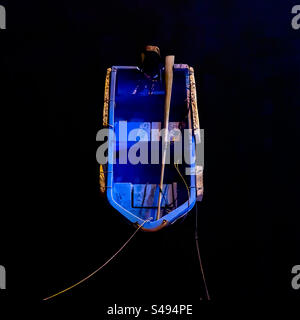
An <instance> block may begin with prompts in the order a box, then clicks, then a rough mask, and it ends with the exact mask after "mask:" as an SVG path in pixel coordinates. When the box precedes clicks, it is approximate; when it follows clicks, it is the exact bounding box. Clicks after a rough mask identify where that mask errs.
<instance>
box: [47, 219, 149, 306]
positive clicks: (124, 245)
mask: <svg viewBox="0 0 300 320" xmlns="http://www.w3.org/2000/svg"><path fill="white" fill-rule="evenodd" d="M150 220H151V219H148V220H144V222H143V223H142V224H141V225H140V226H139V227H138V228H137V229H136V230H135V232H134V233H133V234H132V235H131V236H130V238H129V239H128V240H127V241H126V242H125V243H124V244H123V245H122V247H121V248H120V249H119V250H118V251H117V252H116V253H115V254H114V255H113V256H112V257H111V258H109V259H108V260H107V261H106V262H105V263H104V264H103V265H102V266H101V267H99V268H98V269H96V270H95V271H94V272H92V273H91V274H89V275H88V276H86V277H85V278H83V279H81V280H80V281H78V282H76V283H75V284H73V285H72V286H70V287H68V288H66V289H64V290H61V291H59V292H57V293H55V294H53V295H51V296H49V297H47V298H44V299H43V301H47V300H50V299H52V298H54V297H56V296H58V295H60V294H62V293H65V292H67V291H69V290H71V289H73V288H74V287H77V286H78V285H80V284H81V283H83V282H85V281H87V280H88V279H90V278H91V277H92V276H94V275H95V274H96V273H97V272H99V271H100V270H101V269H103V268H104V267H105V266H106V265H107V264H108V263H109V262H110V261H111V260H113V259H114V258H115V257H116V256H117V255H118V254H119V253H120V252H121V251H122V250H123V249H125V247H126V246H127V245H128V243H129V242H130V240H131V239H132V238H133V237H134V236H135V235H136V233H137V232H138V231H139V230H140V229H141V228H142V226H143V225H144V224H145V223H146V222H149V221H150Z"/></svg>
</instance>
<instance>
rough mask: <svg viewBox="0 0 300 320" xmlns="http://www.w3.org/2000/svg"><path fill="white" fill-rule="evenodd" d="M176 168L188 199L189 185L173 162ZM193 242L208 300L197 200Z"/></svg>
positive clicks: (176, 164)
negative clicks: (200, 242) (200, 244)
mask: <svg viewBox="0 0 300 320" xmlns="http://www.w3.org/2000/svg"><path fill="white" fill-rule="evenodd" d="M174 166H175V168H176V170H177V171H178V173H179V175H180V177H181V179H182V180H183V182H184V184H185V186H186V189H187V192H188V197H189V199H190V191H189V189H190V188H189V186H188V184H187V182H186V180H185V179H184V177H183V175H182V174H181V172H180V170H179V168H178V163H175V164H174ZM195 242H196V248H197V256H198V260H199V264H200V271H201V275H202V280H203V283H204V288H205V294H206V299H207V300H208V301H210V300H211V299H210V295H209V292H208V288H207V284H206V278H205V274H204V268H203V265H202V259H201V255H200V247H199V236H198V206H197V201H196V221H195Z"/></svg>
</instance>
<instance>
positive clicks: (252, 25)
mask: <svg viewBox="0 0 300 320" xmlns="http://www.w3.org/2000/svg"><path fill="white" fill-rule="evenodd" d="M4 2H5V1H4ZM4 2H3V3H4ZM4 4H5V3H4ZM294 4H295V3H293V2H292V1H276V2H274V1H267V0H265V1H258V0H257V1H187V2H186V3H185V4H183V3H180V2H179V1H169V2H166V3H165V4H162V3H161V2H158V1H157V2H156V1H151V2H150V1H147V2H145V1H131V2H130V4H129V3H128V2H125V1H124V2H117V1H115V2H109V3H106V4H105V5H104V4H100V2H92V1H85V2H81V1H59V2H58V1H57V2H55V1H52V2H51V3H47V2H38V1H29V2H28V1H27V2H24V1H15V2H14V4H7V11H9V17H8V29H7V30H6V31H5V32H6V33H5V34H4V33H2V31H1V34H0V36H1V41H2V39H3V43H4V44H5V45H4V46H3V47H2V48H4V49H3V50H2V49H1V50H2V52H1V54H3V58H2V63H3V69H2V70H4V72H5V73H4V74H5V77H3V79H2V80H3V85H4V86H2V88H4V90H3V91H2V92H3V94H4V95H5V97H6V95H7V99H6V100H4V101H5V103H6V102H7V106H8V107H7V108H6V107H4V110H7V111H8V113H9V117H2V121H3V125H4V124H5V123H6V122H7V119H9V120H11V122H12V124H10V125H9V131H5V134H6V135H5V136H11V137H12V136H13V137H14V138H13V142H12V143H8V145H9V150H11V149H13V151H15V152H17V153H18V156H16V157H14V156H13V157H11V160H10V159H8V162H9V163H10V165H12V167H13V168H12V169H11V170H9V174H10V178H9V179H8V181H9V185H7V188H6V191H7V192H8V194H9V197H6V198H7V199H9V208H10V209H9V214H8V215H7V216H9V218H11V219H9V221H10V222H11V225H12V229H11V230H10V231H9V233H8V235H7V236H6V234H5V233H4V234H5V238H4V240H3V243H4V249H3V245H2V244H1V255H2V257H1V260H0V264H5V265H6V266H7V270H8V277H9V278H8V286H9V290H8V291H7V293H8V296H9V295H10V297H14V299H15V301H19V299H21V297H22V299H23V300H24V299H26V300H28V301H31V302H33V303H34V302H40V300H41V299H42V298H43V297H45V296H47V295H49V294H51V293H54V292H56V291H57V290H60V289H63V288H65V287H66V286H68V285H71V284H73V282H74V281H77V280H80V279H81V278H82V277H84V276H85V275H87V274H88V273H90V272H91V271H93V270H94V269H96V268H97V267H98V266H99V265H101V264H102V263H103V262H104V261H106V260H107V259H108V258H109V257H110V256H111V255H112V254H113V253H114V252H115V251H116V250H117V249H118V248H119V247H120V246H121V245H122V244H123V243H124V242H125V241H126V240H127V238H128V237H129V236H130V235H131V233H132V232H133V231H134V229H133V228H132V227H131V226H129V225H127V223H126V222H125V221H123V220H122V219H121V218H120V215H119V214H118V213H117V212H115V211H114V210H113V209H112V208H111V207H109V206H108V205H107V203H106V201H105V199H102V198H101V197H100V196H99V187H98V176H97V174H98V165H97V163H96V160H95V152H96V149H97V147H98V144H96V142H95V135H96V132H97V131H98V130H99V129H100V128H101V123H102V105H103V103H102V102H103V91H104V79H105V72H106V68H107V67H109V66H111V65H114V64H115V65H135V64H136V63H137V59H138V54H139V50H140V48H141V46H142V45H143V44H144V43H145V42H146V41H148V40H147V39H151V41H152V42H153V43H157V44H158V45H159V46H160V47H161V49H162V53H163V54H168V53H175V55H176V62H177V63H188V64H190V65H191V66H193V67H194V68H195V77H196V82H197V93H198V100H199V101H198V106H199V113H200V122H201V127H202V128H204V129H205V177H204V178H205V181H204V186H205V192H204V199H203V202H202V203H201V204H200V205H199V206H198V210H199V238H200V246H201V253H202V257H203V263H204V268H205V271H206V277H207V282H208V286H209V290H210V294H211V296H212V298H213V300H214V301H215V302H222V301H227V300H231V301H232V300H236V299H241V300H247V301H253V302H254V303H255V302H257V301H259V300H266V299H271V298H279V299H281V300H284V299H287V298H291V299H295V300H296V299H297V298H298V297H299V294H298V293H297V292H296V291H294V290H292V289H291V287H290V281H291V274H290V270H291V268H292V266H293V265H295V264H299V259H298V260H297V257H298V256H299V250H298V249H299V241H300V239H299V225H298V226H297V223H296V219H297V215H298V212H299V210H297V209H296V207H293V203H294V202H293V200H295V199H297V197H298V188H296V187H295V186H296V183H297V179H296V171H295V169H294V168H296V165H297V163H298V161H297V159H296V155H297V153H296V151H295V153H294V150H295V149H296V148H297V145H298V137H299V131H298V130H297V129H298V127H299V106H300V104H299V101H300V100H299V84H300V72H299V69H300V61H299V57H300V54H299V53H300V41H299V36H300V32H299V31H295V30H293V29H292V28H291V23H290V22H291V13H290V12H291V7H292V5H294ZM2 36H3V38H2ZM149 41H150V40H149ZM1 65H2V64H1ZM1 68H2V67H1ZM5 79H7V81H6V80H5ZM2 80H1V81H2ZM6 86H7V87H6ZM1 94H2V93H1ZM1 106H2V102H1ZM19 122H20V126H19ZM17 123H18V124H17ZM21 128H22V129H21ZM285 128H286V129H285ZM274 146H275V148H274ZM274 160H275V162H274ZM295 203H296V201H295ZM274 204H275V206H274ZM194 215H195V212H193V213H191V214H190V215H189V216H188V218H187V219H186V220H185V221H184V222H183V223H181V224H177V225H174V226H173V227H171V228H169V229H166V230H163V231H161V232H159V233H155V234H148V233H139V234H137V236H136V238H135V239H134V240H133V242H132V243H131V244H130V245H129V246H128V248H127V249H126V250H125V251H124V252H123V253H122V254H121V255H120V256H119V257H118V258H117V259H116V260H115V261H113V262H112V263H111V264H110V265H108V266H107V267H106V268H105V269H104V270H103V271H102V272H101V273H99V274H98V275H97V276H95V278H94V279H91V280H90V281H89V283H86V284H84V285H82V286H81V287H79V288H76V289H74V290H73V291H72V292H70V293H69V294H66V295H65V296H62V297H59V298H58V299H57V302H61V303H66V302H71V303H72V301H78V303H83V304H85V303H90V302H92V303H95V304H99V308H100V309H99V310H102V309H101V308H103V305H104V304H113V303H131V304H137V303H157V304H160V303H190V302H194V303H197V302H198V301H199V298H200V296H201V297H202V298H204V292H203V286H202V282H201V274H200V270H199V265H198V261H197V257H196V248H195V245H194ZM2 259H3V262H2Z"/></svg>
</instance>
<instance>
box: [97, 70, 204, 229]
mask: <svg viewBox="0 0 300 320" xmlns="http://www.w3.org/2000/svg"><path fill="white" fill-rule="evenodd" d="M173 76H174V77H173V79H174V80H173V90H172V99H171V108H170V116H169V117H170V119H169V121H170V123H169V129H170V128H176V129H178V130H181V131H182V132H183V130H184V129H191V130H192V133H193V134H192V138H191V140H190V143H189V153H190V156H191V157H192V156H194V155H195V132H196V131H197V132H200V126H199V117H198V109H197V97H196V86H195V79H194V70H193V68H191V67H189V66H188V65H186V64H175V65H174V69H173ZM163 78H164V70H163V69H162V74H161V79H160V80H157V81H155V82H153V81H151V82H149V81H148V80H147V79H145V76H144V75H143V73H141V72H140V69H139V67H136V66H113V67H112V68H109V69H108V70H107V75H106V83H105V101H104V110H103V126H104V127H106V128H108V129H110V131H109V135H108V160H109V161H108V164H106V165H101V166H100V189H101V192H102V193H103V194H106V196H107V199H108V201H109V203H110V205H111V206H112V207H114V208H115V209H116V210H117V211H118V212H119V213H120V214H121V215H122V216H124V217H125V218H126V219H127V220H128V221H129V222H130V223H132V224H134V225H135V226H141V225H143V226H142V229H143V230H145V231H157V230H160V229H162V228H163V227H165V226H167V225H170V224H173V223H174V222H175V221H176V220H178V219H180V218H182V217H183V216H185V215H186V214H187V213H188V212H189V211H190V210H191V209H192V208H193V206H194V205H195V202H196V201H201V200H202V195H203V180H202V174H203V167H200V166H197V165H196V164H195V163H192V164H184V162H183V164H177V165H174V164H172V162H171V163H170V164H166V166H165V173H164V182H163V188H162V190H160V188H159V181H160V174H161V165H160V164H159V163H158V164H157V163H154V164H153V163H152V162H150V163H148V164H141V163H139V164H131V163H129V162H127V164H123V163H119V162H120V161H119V158H120V154H121V153H122V154H124V152H125V153H126V152H129V149H130V148H131V147H132V146H133V144H134V143H135V142H136V141H139V140H140V142H142V141H141V140H143V137H142V135H141V134H139V131H141V132H142V133H143V134H144V135H146V136H147V138H149V139H150V140H151V139H152V138H153V134H152V132H151V129H155V128H161V123H163V119H164V98H165V89H164V85H163V81H162V79H163ZM125 123H126V128H125V130H126V131H125V134H124V127H123V128H121V126H123V125H124V124H125ZM120 130H123V133H122V135H120ZM130 132H131V133H132V132H134V133H133V136H134V135H136V138H137V139H136V140H135V139H131V140H135V141H127V144H125V143H124V142H125V140H127V139H128V135H129V134H130ZM131 138H132V137H131ZM172 138H173V140H172V139H171V141H174V140H176V137H172ZM146 141H148V140H147V139H145V142H146ZM160 143H161V142H160ZM172 148H174V147H172V143H171V154H172ZM124 149H126V150H124ZM148 151H149V158H150V157H151V149H150V144H148ZM171 157H172V155H171ZM114 159H115V163H114V161H113V160H114ZM186 169H189V170H190V171H191V172H192V173H193V174H190V175H185V172H186ZM160 191H161V193H162V199H161V213H160V216H159V217H157V210H158V198H159V193H160ZM145 221H146V222H145Z"/></svg>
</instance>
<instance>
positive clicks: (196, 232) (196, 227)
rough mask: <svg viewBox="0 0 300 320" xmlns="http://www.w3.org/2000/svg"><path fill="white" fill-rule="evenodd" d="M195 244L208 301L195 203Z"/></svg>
mask: <svg viewBox="0 0 300 320" xmlns="http://www.w3.org/2000/svg"><path fill="white" fill-rule="evenodd" d="M195 242H196V248H197V255H198V260H199V264H200V270H201V275H202V280H203V283H204V288H205V294H206V299H207V300H208V301H210V300H211V299H210V295H209V292H208V288H207V284H206V278H205V274H204V269H203V265H202V259H201V255H200V248H199V236H198V206H197V201H196V221H195Z"/></svg>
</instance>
